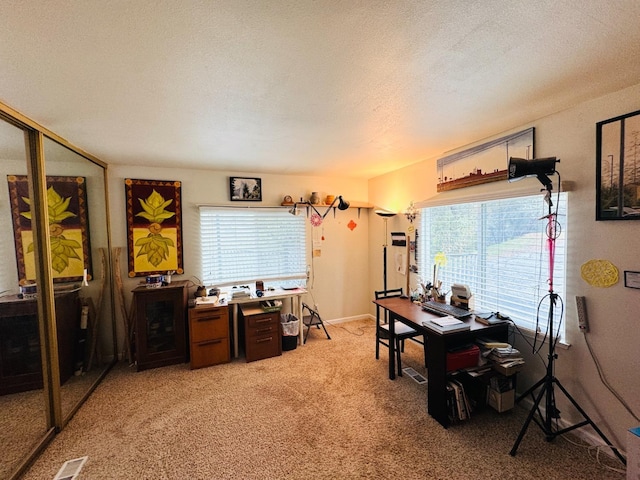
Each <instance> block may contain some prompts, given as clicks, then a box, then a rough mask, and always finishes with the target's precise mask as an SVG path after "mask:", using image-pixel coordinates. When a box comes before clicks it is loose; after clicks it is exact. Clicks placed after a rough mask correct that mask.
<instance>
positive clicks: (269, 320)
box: [256, 317, 272, 323]
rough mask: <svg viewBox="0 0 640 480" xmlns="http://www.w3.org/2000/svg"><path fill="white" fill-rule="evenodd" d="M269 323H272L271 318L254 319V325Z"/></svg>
mask: <svg viewBox="0 0 640 480" xmlns="http://www.w3.org/2000/svg"><path fill="white" fill-rule="evenodd" d="M271 321H272V318H271V317H269V318H257V319H256V323H269V322H271Z"/></svg>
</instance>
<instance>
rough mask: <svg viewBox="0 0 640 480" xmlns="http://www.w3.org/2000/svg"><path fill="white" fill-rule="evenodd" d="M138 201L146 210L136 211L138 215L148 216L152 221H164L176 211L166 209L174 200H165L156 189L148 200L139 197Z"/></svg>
mask: <svg viewBox="0 0 640 480" xmlns="http://www.w3.org/2000/svg"><path fill="white" fill-rule="evenodd" d="M138 201H139V202H140V206H141V207H142V209H143V210H144V212H140V213H136V217H142V218H146V219H147V220H149V222H151V223H162V222H163V221H164V220H166V219H167V218H171V217H173V216H174V215H175V213H173V212H169V211H167V210H165V209H166V208H167V207H168V206H169V205H171V203H172V202H173V200H171V199H169V200H165V199H164V198H163V197H162V195H160V194H159V193H158V192H156V191H155V190H154V191H153V192H152V193H151V195H149V197H148V198H147V199H146V200H145V199H142V198H138Z"/></svg>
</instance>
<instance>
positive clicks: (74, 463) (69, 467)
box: [53, 457, 89, 480]
mask: <svg viewBox="0 0 640 480" xmlns="http://www.w3.org/2000/svg"><path fill="white" fill-rule="evenodd" d="M87 458H89V457H80V458H74V459H73V460H67V461H66V462H64V464H63V465H62V467H61V468H60V470H59V471H58V473H57V474H56V476H55V477H54V479H53V480H73V479H75V478H77V477H78V474H79V473H80V470H82V467H83V466H84V462H86V461H87Z"/></svg>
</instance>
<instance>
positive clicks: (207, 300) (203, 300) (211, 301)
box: [196, 295, 220, 306]
mask: <svg viewBox="0 0 640 480" xmlns="http://www.w3.org/2000/svg"><path fill="white" fill-rule="evenodd" d="M218 300H219V299H218V297H216V296H215V295H214V296H212V297H196V305H211V306H218V305H219V303H220V302H219V301H218Z"/></svg>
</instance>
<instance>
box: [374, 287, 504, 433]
mask: <svg viewBox="0 0 640 480" xmlns="http://www.w3.org/2000/svg"><path fill="white" fill-rule="evenodd" d="M373 303H375V304H377V305H379V306H380V307H381V308H384V309H385V310H387V311H388V312H389V334H390V336H392V337H393V335H394V333H395V332H394V330H395V329H394V321H395V320H398V321H400V322H402V323H404V324H406V325H409V326H410V327H412V328H414V329H416V330H417V331H419V332H420V333H422V334H423V335H424V336H425V345H426V349H427V376H428V383H427V407H428V412H429V415H431V416H432V417H433V418H435V419H436V420H437V421H438V422H439V423H440V424H441V425H442V426H443V427H445V428H447V427H448V426H449V424H450V420H449V415H448V413H447V350H448V349H450V348H452V347H456V346H460V345H464V344H467V343H471V342H473V341H474V340H475V339H476V338H478V337H487V338H491V339H494V340H496V341H498V342H506V341H507V337H508V333H509V325H508V324H507V323H503V324H499V325H484V324H482V323H480V322H476V321H475V319H473V318H468V319H465V320H464V322H465V323H468V324H469V326H470V327H471V329H470V330H466V331H463V332H453V333H446V334H441V333H438V332H435V331H433V330H431V329H429V328H427V327H424V326H423V325H422V322H423V320H429V319H433V318H438V316H437V315H435V314H432V313H429V312H425V311H423V310H422V307H421V306H420V305H418V304H415V303H413V302H411V300H409V299H407V298H400V297H394V298H381V299H379V300H374V301H373ZM395 358H396V354H395V342H393V341H390V342H389V378H390V379H391V380H393V379H395V371H396V362H395Z"/></svg>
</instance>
